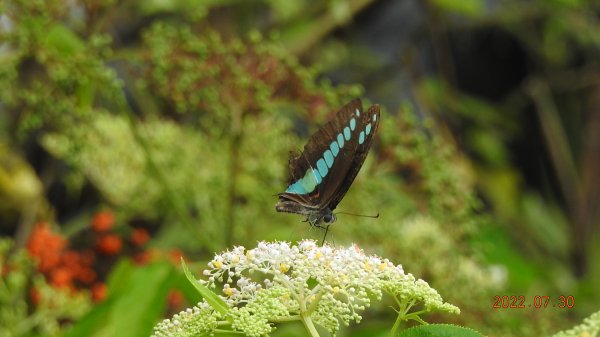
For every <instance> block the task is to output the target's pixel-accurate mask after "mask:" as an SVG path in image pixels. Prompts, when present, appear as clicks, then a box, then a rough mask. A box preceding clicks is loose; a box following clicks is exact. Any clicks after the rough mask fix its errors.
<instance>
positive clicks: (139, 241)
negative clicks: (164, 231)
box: [131, 228, 150, 247]
mask: <svg viewBox="0 0 600 337" xmlns="http://www.w3.org/2000/svg"><path fill="white" fill-rule="evenodd" d="M148 239H150V234H148V231H147V230H145V229H144V228H136V229H134V230H133V232H132V233H131V242H132V243H133V245H134V246H136V247H139V246H142V245H143V244H144V243H146V242H147V241H148Z"/></svg>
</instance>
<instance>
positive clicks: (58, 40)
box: [45, 24, 85, 57]
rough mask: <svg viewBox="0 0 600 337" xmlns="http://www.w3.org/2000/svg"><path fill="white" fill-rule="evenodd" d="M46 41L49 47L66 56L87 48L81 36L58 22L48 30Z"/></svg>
mask: <svg viewBox="0 0 600 337" xmlns="http://www.w3.org/2000/svg"><path fill="white" fill-rule="evenodd" d="M45 43H46V47H47V48H49V49H52V50H53V51H55V52H56V53H58V54H59V55H61V56H65V57H66V56H72V55H73V54H75V53H79V52H82V51H83V50H84V49H85V46H84V43H83V41H81V39H80V38H79V36H77V34H75V33H74V32H73V31H72V30H70V29H69V28H67V27H65V26H63V25H60V24H56V25H54V26H52V27H51V28H50V29H49V30H48V32H47V35H46V40H45Z"/></svg>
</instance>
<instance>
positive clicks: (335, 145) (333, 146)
mask: <svg viewBox="0 0 600 337" xmlns="http://www.w3.org/2000/svg"><path fill="white" fill-rule="evenodd" d="M329 148H330V149H331V152H333V156H334V157H337V155H338V153H340V146H339V145H338V143H337V142H336V141H335V140H334V141H333V142H331V145H329Z"/></svg>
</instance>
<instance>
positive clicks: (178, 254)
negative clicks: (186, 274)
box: [168, 249, 187, 265]
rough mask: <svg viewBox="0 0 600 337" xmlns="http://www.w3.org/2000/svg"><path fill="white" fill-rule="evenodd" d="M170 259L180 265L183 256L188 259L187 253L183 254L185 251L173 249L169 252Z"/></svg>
mask: <svg viewBox="0 0 600 337" xmlns="http://www.w3.org/2000/svg"><path fill="white" fill-rule="evenodd" d="M168 257H169V261H171V262H172V263H174V264H176V265H179V264H180V263H181V258H183V259H184V260H185V261H187V259H186V257H185V255H184V254H183V252H182V251H181V250H179V249H173V250H171V251H170V252H169V255H168Z"/></svg>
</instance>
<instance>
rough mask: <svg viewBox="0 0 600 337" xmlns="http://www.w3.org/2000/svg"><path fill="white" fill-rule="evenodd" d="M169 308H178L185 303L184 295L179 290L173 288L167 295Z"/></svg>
mask: <svg viewBox="0 0 600 337" xmlns="http://www.w3.org/2000/svg"><path fill="white" fill-rule="evenodd" d="M167 303H168V305H169V308H172V309H178V308H181V306H182V305H183V295H182V294H181V291H179V290H171V292H170V293H169V295H168V297H167Z"/></svg>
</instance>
